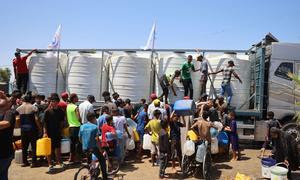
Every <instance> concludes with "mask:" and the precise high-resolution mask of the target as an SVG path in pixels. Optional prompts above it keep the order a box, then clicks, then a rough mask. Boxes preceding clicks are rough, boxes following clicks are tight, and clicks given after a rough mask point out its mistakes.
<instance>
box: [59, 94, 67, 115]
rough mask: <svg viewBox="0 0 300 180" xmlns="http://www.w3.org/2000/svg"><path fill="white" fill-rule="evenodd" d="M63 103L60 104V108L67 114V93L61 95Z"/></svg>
mask: <svg viewBox="0 0 300 180" xmlns="http://www.w3.org/2000/svg"><path fill="white" fill-rule="evenodd" d="M60 96H61V101H59V103H58V107H60V108H61V109H62V110H64V112H66V109H67V106H68V98H69V95H68V93H67V92H63V93H61V95H60Z"/></svg>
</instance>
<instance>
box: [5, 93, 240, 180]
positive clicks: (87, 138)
mask: <svg viewBox="0 0 300 180" xmlns="http://www.w3.org/2000/svg"><path fill="white" fill-rule="evenodd" d="M102 96H103V99H104V100H105V102H104V104H103V105H102V106H101V108H100V109H95V108H94V106H93V103H94V102H95V97H94V96H93V95H88V96H87V99H86V100H85V101H83V102H81V103H79V102H78V96H77V95H76V94H74V93H72V94H70V95H69V94H68V93H62V94H61V95H60V96H59V95H58V94H56V93H52V94H51V95H50V97H48V98H45V96H44V95H40V94H34V93H32V92H27V93H26V94H24V95H23V96H22V93H21V92H20V91H18V90H16V91H14V92H13V93H12V94H11V95H8V94H4V93H3V92H1V114H2V116H1V121H0V125H1V126H0V127H1V130H0V133H1V147H3V148H1V156H3V157H1V161H2V160H4V159H5V162H6V163H4V164H5V165H6V166H5V167H6V169H5V172H6V173H7V170H8V167H9V165H10V162H11V160H12V159H13V156H14V153H13V152H14V151H13V145H12V144H13V130H14V128H15V124H20V125H19V126H20V128H21V142H22V157H23V164H22V167H26V166H31V167H38V166H39V165H40V164H39V163H40V162H39V161H38V160H37V157H36V142H37V140H38V139H39V138H43V137H44V138H45V137H48V138H50V139H51V146H52V155H49V156H47V157H46V160H47V162H48V167H49V172H51V171H53V170H54V165H55V164H57V165H58V166H59V168H65V164H64V163H63V161H62V158H61V151H60V146H61V140H62V138H63V137H67V138H69V139H70V141H71V151H70V156H69V162H70V163H81V162H83V160H84V159H83V157H84V156H83V154H84V152H85V151H89V150H90V151H92V152H93V154H94V155H95V156H96V157H97V158H98V160H99V162H100V165H101V170H102V171H101V172H102V173H103V178H104V179H106V178H107V174H106V171H107V170H106V161H105V159H104V157H103V155H102V153H99V152H103V151H106V152H107V153H108V154H112V153H114V152H115V149H116V146H118V147H120V149H119V150H120V151H119V152H118V153H119V155H118V157H119V158H120V159H119V161H120V162H121V163H122V162H124V159H125V157H126V155H127V153H126V151H127V150H126V139H130V138H132V136H133V134H132V132H130V131H129V128H128V126H129V124H130V122H132V121H134V122H135V123H136V132H137V133H138V135H139V141H137V142H136V149H135V150H136V151H137V154H138V156H137V159H138V160H142V158H143V153H144V150H143V148H142V146H143V136H144V134H145V133H148V134H151V142H152V148H151V162H152V165H153V166H156V165H160V172H159V176H160V177H161V178H163V177H164V170H165V168H166V164H167V162H168V161H169V160H170V161H172V167H173V169H174V170H175V167H176V166H175V165H176V161H178V163H179V165H180V164H181V158H182V152H181V139H180V137H181V135H180V128H181V127H186V123H185V121H183V120H182V119H181V117H180V116H178V115H176V113H175V112H174V111H172V106H171V105H168V104H165V103H164V102H163V99H162V98H159V97H157V95H156V94H152V95H151V96H150V101H149V102H148V103H147V101H146V99H141V101H140V103H138V104H135V105H132V104H131V101H130V100H129V99H126V100H125V101H123V100H122V99H121V98H120V97H119V95H118V93H113V94H112V98H111V95H110V93H109V92H104V93H103V94H102ZM197 106H198V108H197V109H198V110H197V112H196V114H195V123H194V125H192V127H191V128H192V129H194V130H195V132H196V133H197V134H198V135H199V139H202V140H207V141H209V142H210V140H211V139H210V133H209V129H210V127H212V126H213V125H212V123H211V122H214V121H222V122H224V123H225V124H226V130H227V131H230V132H231V134H234V136H232V143H233V149H234V151H236V152H238V151H239V149H238V142H237V141H238V139H237V133H236V123H235V121H234V119H235V115H234V113H233V112H231V113H229V114H228V116H227V109H226V106H227V105H226V103H225V102H224V98H223V97H219V98H218V99H217V100H213V99H207V96H202V97H201V100H199V101H198V102H197ZM16 117H17V118H16ZM223 117H224V118H225V120H223V119H224V118H223ZM18 121H19V122H18ZM108 133H109V134H112V137H113V138H109V139H108V136H107V134H108ZM117 134H121V137H122V138H121V140H118V142H117V143H116V141H114V139H116V137H117ZM118 136H119V135H118ZM99 137H100V138H99ZM29 144H30V145H31V157H32V158H31V164H30V163H29V161H28V147H29ZM2 151H3V153H2ZM54 157H55V158H54ZM234 159H238V158H237V157H236V156H234ZM54 160H55V162H54ZM180 166H181V165H180ZM3 172H4V171H1V174H2V173H3ZM6 175H7V174H6Z"/></svg>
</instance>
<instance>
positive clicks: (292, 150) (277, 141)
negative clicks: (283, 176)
mask: <svg viewBox="0 0 300 180" xmlns="http://www.w3.org/2000/svg"><path fill="white" fill-rule="evenodd" d="M270 134H271V138H272V139H273V142H274V146H275V153H274V156H275V159H276V162H277V163H281V162H284V163H285V164H286V165H287V166H288V169H289V172H288V174H287V176H288V179H292V177H291V171H292V170H293V171H294V170H297V169H298V151H297V142H296V141H295V139H294V138H293V137H292V136H291V135H290V134H288V133H287V132H284V131H281V130H280V129H278V128H276V127H272V128H271V129H270Z"/></svg>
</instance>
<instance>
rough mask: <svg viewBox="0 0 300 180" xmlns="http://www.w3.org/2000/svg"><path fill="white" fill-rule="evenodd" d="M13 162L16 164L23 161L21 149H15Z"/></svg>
mask: <svg viewBox="0 0 300 180" xmlns="http://www.w3.org/2000/svg"><path fill="white" fill-rule="evenodd" d="M15 162H16V163H17V164H22V163H23V154H22V150H21V149H20V150H16V151H15Z"/></svg>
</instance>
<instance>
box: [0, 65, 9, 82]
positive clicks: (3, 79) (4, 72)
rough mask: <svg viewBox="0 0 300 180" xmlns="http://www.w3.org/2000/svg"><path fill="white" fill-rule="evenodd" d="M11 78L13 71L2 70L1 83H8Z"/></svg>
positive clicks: (0, 72)
mask: <svg viewBox="0 0 300 180" xmlns="http://www.w3.org/2000/svg"><path fill="white" fill-rule="evenodd" d="M10 76H11V70H10V69H9V68H1V69H0V82H6V83H8V82H9V80H10Z"/></svg>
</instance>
